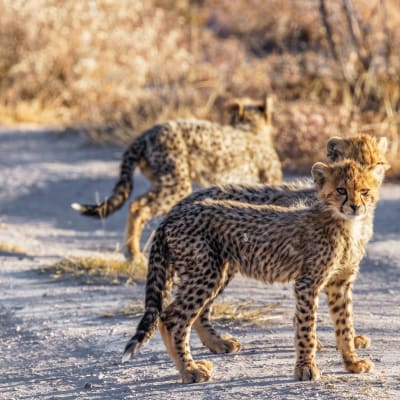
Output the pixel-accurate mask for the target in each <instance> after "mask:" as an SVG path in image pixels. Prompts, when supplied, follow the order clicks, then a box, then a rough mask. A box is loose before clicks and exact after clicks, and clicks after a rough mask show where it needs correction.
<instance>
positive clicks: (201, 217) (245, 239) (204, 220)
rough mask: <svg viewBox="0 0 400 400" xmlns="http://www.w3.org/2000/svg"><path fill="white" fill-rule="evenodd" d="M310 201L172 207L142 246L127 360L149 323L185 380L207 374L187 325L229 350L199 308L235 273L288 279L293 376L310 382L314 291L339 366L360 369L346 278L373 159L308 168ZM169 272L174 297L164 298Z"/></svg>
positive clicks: (378, 171) (354, 257)
mask: <svg viewBox="0 0 400 400" xmlns="http://www.w3.org/2000/svg"><path fill="white" fill-rule="evenodd" d="M312 175H313V179H314V182H315V185H316V190H317V194H318V198H319V200H318V201H317V202H315V203H314V204H313V205H311V206H309V207H297V208H296V207H295V208H285V207H279V206H273V205H250V204H246V203H241V202H237V201H229V200H213V199H205V200H199V201H195V202H193V203H185V204H184V205H183V206H181V207H179V208H178V209H176V208H173V209H172V210H171V211H170V213H169V214H168V215H167V217H166V218H165V220H164V221H163V222H162V223H161V224H160V226H159V228H158V229H157V231H156V234H155V237H154V242H153V245H152V248H151V252H150V258H149V271H148V279H147V284H146V302H145V314H144V316H143V318H142V320H141V321H140V323H139V327H138V330H137V333H136V335H135V336H133V338H132V339H131V340H130V341H129V342H128V344H127V346H126V348H125V353H124V359H125V360H127V359H129V358H130V357H131V356H132V355H133V354H134V353H135V352H136V351H137V350H138V349H139V348H140V347H141V346H142V345H143V344H144V343H145V342H146V341H147V340H148V339H150V338H151V336H152V335H153V333H154V331H155V329H156V327H157V323H158V327H159V330H160V332H161V335H162V338H163V341H164V343H165V345H166V348H167V351H168V353H169V355H170V356H171V358H172V359H173V361H174V362H175V364H176V367H177V369H178V371H179V373H180V375H181V378H182V381H183V382H184V383H192V382H203V381H208V380H210V379H211V372H212V364H211V362H209V361H194V360H193V358H192V355H191V352H190V347H189V335H190V330H191V327H192V326H193V327H194V328H195V329H196V330H197V333H198V334H199V336H200V338H201V340H202V341H203V342H204V343H206V344H207V345H208V346H209V347H210V348H213V347H214V346H215V347H217V349H218V350H220V349H222V348H225V349H227V350H228V351H236V350H238V348H239V346H240V344H239V342H238V341H237V340H236V339H234V338H227V337H222V336H219V335H217V334H215V335H213V334H210V331H208V330H204V325H202V323H201V321H202V318H203V316H204V313H208V311H209V307H210V305H211V304H212V302H213V301H214V300H215V298H216V297H217V296H218V295H219V294H220V293H221V291H222V290H223V288H224V287H225V286H226V285H227V284H228V283H229V281H230V280H231V279H232V277H233V276H234V275H235V274H236V273H237V272H240V273H241V274H243V275H246V276H249V277H253V278H255V279H257V280H261V281H264V282H267V283H272V282H289V281H294V287H295V295H296V311H295V330H296V335H295V343H296V356H297V359H296V365H295V377H296V379H299V380H316V379H319V377H320V372H319V370H318V368H317V366H316V362H315V351H316V312H317V305H318V298H319V294H320V292H321V290H325V291H326V292H327V294H328V299H329V309H330V312H331V315H332V319H333V322H334V326H335V332H336V342H337V347H338V349H339V350H340V352H341V354H342V358H343V361H344V365H345V368H346V370H347V371H351V372H367V371H369V370H371V369H372V368H373V364H372V362H371V361H369V360H360V359H359V358H358V356H357V353H356V352H355V346H354V336H355V333H354V327H353V310H352V302H351V291H352V285H353V282H354V280H355V277H356V275H357V272H358V266H359V262H360V260H361V258H362V256H363V254H364V250H365V238H364V237H363V235H362V234H361V235H360V233H361V232H364V231H370V232H371V231H372V224H373V216H374V210H375V205H376V203H377V201H378V196H379V187H380V184H381V182H382V180H383V175H384V167H383V166H382V165H375V166H361V165H359V164H358V163H356V162H354V161H349V160H346V161H343V162H340V163H336V164H332V165H325V164H323V163H317V164H315V165H314V166H313V168H312ZM174 274H176V275H177V277H178V284H177V288H176V290H175V292H174V298H173V301H172V303H170V304H169V305H166V304H164V301H163V300H164V298H165V296H166V294H167V293H168V291H169V290H168V288H169V287H170V285H171V283H172V278H173V276H174Z"/></svg>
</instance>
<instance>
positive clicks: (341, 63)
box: [0, 0, 400, 176]
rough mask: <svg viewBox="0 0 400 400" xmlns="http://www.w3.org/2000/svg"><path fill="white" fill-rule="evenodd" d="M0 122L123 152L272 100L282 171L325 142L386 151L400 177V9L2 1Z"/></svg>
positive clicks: (262, 1) (386, 4)
mask: <svg viewBox="0 0 400 400" xmlns="http://www.w3.org/2000/svg"><path fill="white" fill-rule="evenodd" d="M0 9H1V13H0V123H2V124H15V123H22V122H23V123H27V122H28V123H32V122H33V123H39V124H46V125H61V126H65V127H71V128H73V129H77V130H82V131H84V132H86V134H87V135H88V136H89V137H90V138H91V139H92V140H93V141H96V142H103V143H116V144H125V143H128V142H130V141H131V140H132V138H133V137H135V136H136V135H138V134H139V133H140V132H141V131H142V130H144V129H145V128H148V127H150V126H151V125H153V124H154V123H156V122H161V121H163V120H166V119H169V118H177V117H188V116H194V117H199V118H206V119H211V120H215V121H220V122H224V121H225V112H224V104H225V103H226V101H227V100H229V99H231V98H232V97H241V96H251V97H256V98H257V97H261V96H264V95H265V94H266V93H267V94H273V95H274V96H275V99H276V101H275V107H274V124H275V127H276V129H275V143H276V146H277V149H278V151H279V154H280V156H281V158H282V160H283V162H284V166H285V167H286V168H287V169H289V170H293V171H297V172H303V171H307V170H308V169H309V166H310V164H311V163H312V162H314V161H315V160H318V159H324V158H325V157H324V146H325V141H326V139H327V138H328V137H329V136H332V135H337V136H349V135H351V134H354V133H357V132H365V133H373V134H375V135H377V136H380V135H386V136H387V137H388V138H389V139H390V143H391V146H390V158H391V162H392V166H393V168H392V175H397V176H400V162H399V161H398V160H397V158H398V154H399V144H398V140H399V116H398V111H399V107H400V78H399V77H400V32H399V29H398V27H399V26H400V0H335V1H328V0H307V1H304V0H235V1H231V0H216V1H212V0H197V1H189V0H176V1H174V0H142V1H141V0H118V1H116V0H87V1H62V0H13V1H11V0H0Z"/></svg>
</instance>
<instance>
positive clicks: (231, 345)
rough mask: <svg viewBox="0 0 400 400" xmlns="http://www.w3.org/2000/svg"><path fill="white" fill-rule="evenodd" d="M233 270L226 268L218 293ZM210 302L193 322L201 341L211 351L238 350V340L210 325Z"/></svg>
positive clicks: (231, 276)
mask: <svg viewBox="0 0 400 400" xmlns="http://www.w3.org/2000/svg"><path fill="white" fill-rule="evenodd" d="M234 275H235V271H234V269H233V268H231V269H229V270H228V273H227V278H226V280H225V282H224V284H223V286H222V287H221V290H220V291H219V293H218V294H217V296H218V295H220V294H221V293H222V292H223V290H224V288H225V287H226V286H227V285H228V283H229V282H230V281H231V279H232V278H233V276H234ZM211 309H212V303H211V302H209V303H208V304H207V305H206V306H205V307H204V308H203V310H202V311H201V313H200V315H199V317H198V318H197V319H196V321H195V322H194V325H193V327H194V329H195V330H196V332H197V334H198V336H199V338H200V340H201V342H202V343H203V344H204V345H205V346H207V347H208V348H209V349H210V350H211V351H212V352H213V353H236V352H238V351H239V350H240V342H239V340H238V339H235V338H233V337H232V336H231V335H229V334H219V333H218V332H217V331H216V330H215V328H214V327H213V326H212V324H211V321H210V316H211Z"/></svg>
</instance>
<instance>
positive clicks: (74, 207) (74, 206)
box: [71, 203, 85, 212]
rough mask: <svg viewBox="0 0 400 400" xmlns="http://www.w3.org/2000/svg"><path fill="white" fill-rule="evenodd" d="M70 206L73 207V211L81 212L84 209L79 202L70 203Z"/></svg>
mask: <svg viewBox="0 0 400 400" xmlns="http://www.w3.org/2000/svg"><path fill="white" fill-rule="evenodd" d="M71 208H72V209H73V210H75V211H78V212H82V211H84V210H85V207H83V206H82V205H81V204H79V203H72V204H71Z"/></svg>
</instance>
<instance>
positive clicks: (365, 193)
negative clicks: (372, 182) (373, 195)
mask: <svg viewBox="0 0 400 400" xmlns="http://www.w3.org/2000/svg"><path fill="white" fill-rule="evenodd" d="M361 196H363V197H368V196H369V190H368V189H364V190H361Z"/></svg>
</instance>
